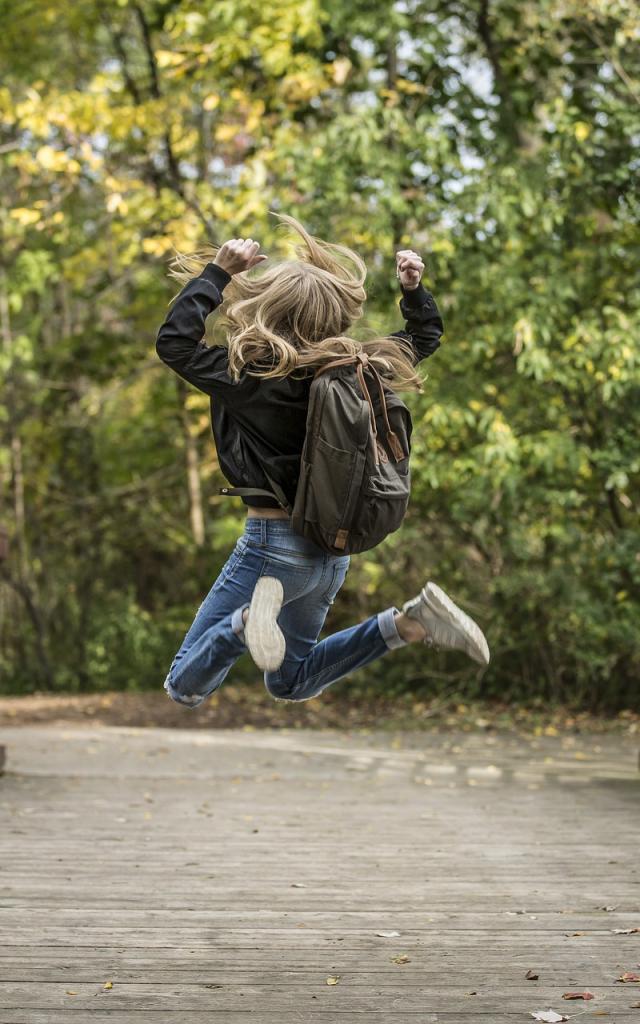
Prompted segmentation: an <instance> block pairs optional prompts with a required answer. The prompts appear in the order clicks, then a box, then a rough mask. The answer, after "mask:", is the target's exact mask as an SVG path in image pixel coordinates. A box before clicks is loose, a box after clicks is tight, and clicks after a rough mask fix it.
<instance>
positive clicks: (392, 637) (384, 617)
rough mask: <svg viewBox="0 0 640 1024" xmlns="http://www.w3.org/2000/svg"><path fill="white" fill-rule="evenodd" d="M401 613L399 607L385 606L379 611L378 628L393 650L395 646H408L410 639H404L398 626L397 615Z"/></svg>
mask: <svg viewBox="0 0 640 1024" xmlns="http://www.w3.org/2000/svg"><path fill="white" fill-rule="evenodd" d="M399 613H400V609H399V608H395V607H393V608H385V610H384V611H383V612H378V629H379V630H380V633H381V635H382V639H383V640H384V642H385V643H386V645H387V647H389V648H390V649H391V650H393V649H394V648H395V647H406V645H407V644H408V642H409V641H408V640H403V639H402V637H401V636H400V634H399V633H398V630H397V628H396V620H395V616H396V615H398V614H399Z"/></svg>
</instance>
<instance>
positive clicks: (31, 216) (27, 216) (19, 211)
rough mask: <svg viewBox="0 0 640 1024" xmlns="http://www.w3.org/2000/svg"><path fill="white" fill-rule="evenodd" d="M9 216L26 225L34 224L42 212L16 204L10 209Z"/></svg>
mask: <svg viewBox="0 0 640 1024" xmlns="http://www.w3.org/2000/svg"><path fill="white" fill-rule="evenodd" d="M9 216H10V217H12V218H13V219H14V220H17V221H18V223H19V224H23V225H24V226H25V227H26V226H27V225H28V224H35V223H36V221H39V220H40V217H41V216H42V214H41V213H40V211H39V210H28V209H27V207H26V206H18V207H16V209H15V210H12V211H11V213H10V215H9Z"/></svg>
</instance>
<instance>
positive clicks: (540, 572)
mask: <svg viewBox="0 0 640 1024" xmlns="http://www.w3.org/2000/svg"><path fill="white" fill-rule="evenodd" d="M0 11H2V13H3V14H4V15H5V16H4V17H3V19H2V23H3V32H2V36H1V37H0V61H1V63H2V67H3V75H2V83H1V84H0V160H1V166H0V187H1V189H2V199H3V203H2V209H1V210H0V237H1V242H2V244H1V246H0V341H1V347H0V375H1V379H2V393H3V403H2V409H1V412H0V416H1V419H0V442H1V444H0V478H1V479H2V484H3V488H2V493H3V498H2V501H3V505H2V509H1V510H0V520H1V521H2V522H4V524H5V526H6V527H8V531H9V555H8V558H6V559H4V560H2V561H0V610H1V612H2V624H1V626H0V640H1V651H0V672H1V679H0V689H1V690H2V691H3V692H20V691H28V690H33V689H36V688H40V689H42V688H48V689H58V690H62V689H70V690H89V689H103V688H104V689H117V688H145V687H160V686H161V685H162V681H163V679H164V675H165V674H166V670H167V667H168V664H169V662H170V659H171V657H172V656H173V653H174V651H175V649H176V648H177V646H178V644H179V643H180V641H181V639H182V636H183V635H184V632H185V631H186V629H187V627H188V625H189V624H190V621H191V618H192V615H193V613H194V611H195V609H196V607H197V604H198V603H199V601H200V600H201V599H202V596H203V595H204V593H205V592H206V590H207V589H208V587H209V586H210V585H211V583H212V581H213V579H214V578H215V576H216V574H217V572H218V570H219V568H220V566H221V564H222V563H223V561H224V559H225V557H226V555H227V553H228V549H229V546H230V545H231V544H232V543H233V541H234V539H235V537H236V536H237V535H238V534H239V532H240V531H241V529H242V521H243V510H242V508H241V507H240V505H239V504H237V503H236V502H232V501H231V500H230V499H224V498H221V497H219V496H218V495H217V489H218V487H219V485H220V484H221V483H222V482H223V481H222V477H221V474H220V471H219V468H218V464H217V461H216V455H215V450H214V447H213V443H212V440H211V436H210V430H209V420H208V400H207V398H206V396H204V395H200V394H199V393H198V392H197V391H195V390H194V389H192V388H189V387H188V386H186V385H183V384H182V383H181V382H180V381H178V380H177V379H176V378H174V376H173V375H172V374H171V373H170V372H169V371H168V370H167V369H166V368H165V367H164V366H163V365H162V364H161V363H160V361H159V360H158V359H157V357H156V355H155V351H154V341H155V333H156V330H157V327H158V326H159V324H160V322H161V321H162V319H163V318H164V315H165V311H166V308H167V302H168V301H169V298H170V297H171V295H173V294H174V292H175V288H174V287H173V286H172V284H171V283H170V282H169V281H168V279H167V276H166V264H167V260H168V259H169V257H170V256H171V254H172V252H173V249H174V247H175V248H178V249H182V250H184V249H188V248H191V247H196V246H198V245H199V244H200V243H201V242H203V241H204V240H210V241H213V242H216V243H221V242H222V241H224V240H225V238H228V237H230V236H233V235H242V236H252V237H254V238H257V239H259V240H260V241H261V244H262V251H264V252H267V253H270V254H273V255H274V256H277V257H281V256H286V255H287V253H288V252H289V249H288V240H287V238H286V236H285V235H283V233H282V231H281V230H280V229H278V230H276V220H275V218H273V217H269V216H268V211H269V210H273V211H284V212H290V213H292V214H294V215H295V216H297V217H298V218H299V219H301V220H302V221H303V222H304V223H305V224H306V226H307V227H308V228H309V229H310V230H311V231H313V232H314V233H315V234H318V235H320V236H323V237H327V238H331V239H335V240H337V241H342V242H345V243H346V244H348V245H351V246H352V247H354V248H356V249H357V250H358V251H359V252H360V253H361V255H362V256H363V257H364V258H365V260H366V261H367V264H368V267H369V278H368V291H369V303H368V310H367V318H366V322H365V323H362V324H360V325H358V326H357V327H356V328H354V333H355V334H356V336H357V333H358V331H359V330H366V329H367V328H371V329H374V330H378V331H380V330H382V331H392V330H398V329H399V328H401V327H402V326H403V324H402V320H401V317H400V314H399V310H398V306H397V301H398V297H399V294H398V290H397V282H396V279H395V273H394V267H395V258H394V251H395V250H396V249H397V248H405V247H411V248H414V249H416V250H417V251H419V252H420V253H422V254H423V255H424V257H425V258H426V262H427V276H426V278H425V283H426V285H427V287H430V288H431V289H432V290H433V292H434V294H435V295H436V298H437V300H438V302H439V304H440V306H441V308H442V310H443V313H444V317H445V326H446V331H447V333H446V340H445V343H444V344H443V346H442V348H441V349H440V351H439V352H438V353H437V354H436V355H435V357H434V358H433V359H431V360H430V361H429V362H428V363H425V364H423V366H424V369H425V370H426V371H427V372H428V380H427V386H426V391H425V394H424V395H423V396H419V397H415V396H413V397H411V399H410V402H411V407H412V410H413V412H414V417H415V432H414V440H415V447H414V458H413V479H414V493H413V499H412V505H411V509H410V512H409V515H408V517H407V520H406V523H405V526H404V528H403V530H402V531H401V532H400V533H398V534H396V535H394V536H393V537H390V538H388V540H387V541H386V542H385V543H384V544H383V545H382V546H381V547H380V548H379V549H378V550H377V551H376V552H370V553H367V554H365V555H361V556H356V557H354V559H353V562H352V570H351V573H350V576H349V578H348V582H347V584H346V586H345V589H344V591H343V595H342V602H341V603H340V602H338V603H336V605H335V606H334V609H333V610H332V617H331V618H330V620H329V621H328V623H327V626H328V628H333V629H335V628H340V627H342V626H343V625H346V624H347V623H349V622H351V621H353V620H354V618H355V617H364V616H365V615H368V614H371V613H372V612H373V611H375V610H377V609H378V608H380V607H384V606H386V605H388V604H390V603H396V604H397V603H399V602H400V601H401V600H403V599H404V598H405V597H406V596H410V595H411V594H412V593H413V592H414V591H415V590H416V588H417V587H419V586H420V585H422V583H423V582H424V581H425V579H426V578H428V577H430V578H434V579H436V580H438V581H440V582H442V583H443V584H444V585H445V586H446V587H447V589H448V590H449V591H450V592H451V593H452V594H453V595H454V596H455V597H456V598H457V599H459V600H460V601H461V602H462V603H463V604H465V606H468V607H469V608H470V610H471V611H472V613H475V614H476V615H477V616H478V618H479V619H480V621H481V622H482V624H483V625H484V626H485V627H486V632H487V634H488V636H489V640H490V643H491V647H492V652H493V664H492V666H491V668H490V671H489V672H488V674H487V675H486V676H485V677H484V679H483V680H482V683H480V681H479V678H478V676H477V675H476V674H474V671H473V669H469V668H468V667H467V665H466V664H465V665H461V663H460V662H459V661H458V660H456V659H455V658H445V657H443V656H440V657H435V656H432V655H429V656H428V657H425V651H424V648H421V649H414V648H411V649H407V650H405V651H402V652H398V653H397V654H396V655H394V657H393V659H383V661H381V662H379V663H377V664H376V665H375V666H372V667H371V670H370V671H369V672H368V673H362V674H361V676H359V677H354V680H353V681H349V682H348V683H346V684H345V685H349V686H352V687H355V686H359V687H365V688H366V687H367V686H373V687H379V686H382V685H384V686H386V687H388V688H398V689H399V688H402V687H410V688H413V689H416V690H424V692H432V691H434V690H438V689H439V688H442V687H449V688H450V687H451V686H454V687H455V688H456V689H457V691H458V692H460V693H466V694H468V695H470V696H473V695H477V694H478V693H480V692H481V693H483V694H486V695H487V696H491V695H496V696H497V695H499V696H501V697H504V696H507V697H509V698H511V699H513V700H522V701H525V700H529V699H530V698H531V697H534V696H538V697H542V698H544V699H548V700H565V701H568V702H571V703H575V704H580V705H582V706H584V707H589V708H592V709H593V708H595V709H609V708H610V709H614V708H620V707H624V706H631V705H633V704H634V703H637V700H638V696H639V691H640V686H639V682H638V680H639V676H640V671H639V670H640V642H639V639H638V622H639V618H640V616H639V610H640V598H639V583H640V554H639V547H638V478H639V475H640V450H639V448H638V429H639V427H640V387H639V383H640V375H639V369H638V363H639V360H640V345H639V341H638V325H639V319H640V317H639V307H640V288H639V287H638V286H639V283H640V282H639V281H638V251H639V249H638V243H639V241H640V238H639V234H640V233H639V229H638V213H639V209H638V207H639V193H638V187H637V182H638V142H639V140H640V47H639V45H638V44H639V43H640V10H639V9H638V7H637V5H636V4H635V3H633V2H632V0H537V2H528V0H524V2H521V0H452V2H449V0H447V2H446V3H445V2H436V0H413V2H404V3H390V2H384V0H350V2H349V3H346V2H343V0H326V2H324V3H321V2H316V0H302V2H300V0H297V2H295V3H294V2H293V0H277V2H276V0H265V2H263V3H262V4H259V5H256V4H253V3H250V2H248V0H219V2H216V3H215V4H213V3H209V4H207V3H202V0H200V2H198V3H195V2H191V0H139V2H132V0H111V2H109V3H101V2H98V0H77V2H74V3H73V4H69V3H62V2H60V0H42V2H41V3H38V4H33V3H30V2H28V0H18V2H14V3H11V4H9V3H8V2H7V0H3V2H2V0H0ZM237 672H238V673H239V674H240V675H242V674H244V676H245V678H246V679H247V680H251V682H252V683H253V684H254V685H255V683H256V675H257V674H256V671H255V669H254V668H253V666H252V665H251V664H250V663H249V661H248V659H243V661H242V662H240V663H239V666H238V669H237Z"/></svg>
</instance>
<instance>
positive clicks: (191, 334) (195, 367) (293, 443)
mask: <svg viewBox="0 0 640 1024" xmlns="http://www.w3.org/2000/svg"><path fill="white" fill-rule="evenodd" d="M230 280H231V277H230V275H229V274H227V272H226V271H225V270H223V269H222V268H221V267H218V266H216V265H215V264H214V263H209V264H207V266H206V267H205V268H204V270H203V271H202V273H201V274H200V275H199V276H198V277H195V278H193V279H192V280H191V281H189V283H188V284H187V285H185V287H184V288H183V289H182V291H181V292H180V294H179V295H178V297H177V298H176V299H175V301H174V303H173V305H172V306H171V309H170V311H169V313H168V315H167V317H166V319H165V321H164V323H163V324H162V326H161V327H160V329H159V331H158V338H157V341H156V352H157V353H158V355H159V357H160V359H162V361H163V362H164V363H166V364H167V366H170V367H171V369H172V370H175V372H176V373H177V374H179V375H180V376H181V377H183V378H184V380H187V381H189V383H190V384H194V385H195V386H196V387H197V388H199V389H200V391H204V392H205V394H207V395H210V396H211V425H212V429H213V436H214V439H215V443H216V448H217V451H218V461H219V463H220V468H221V470H222V472H223V473H224V475H225V477H226V478H227V480H228V481H229V483H231V484H232V486H234V487H264V488H267V489H270V484H269V482H268V480H267V478H266V476H265V474H264V472H263V470H262V467H263V466H266V468H267V471H268V473H269V475H270V476H271V477H272V478H273V479H274V480H275V481H276V483H279V484H280V486H281V487H282V489H283V490H284V492H285V494H286V495H287V498H288V499H289V501H290V502H291V503H293V500H294V497H295V492H296V486H297V483H298V475H299V471H300V456H301V453H302V446H303V443H304V436H305V430H306V418H307V405H308V399H309V387H310V384H311V379H312V374H311V373H309V374H308V376H307V377H306V378H305V379H301V380H300V379H298V380H296V379H293V378H291V377H284V378H279V379H269V380H264V379H260V378H258V377H249V376H247V375H244V374H242V375H241V377H240V380H239V381H238V382H237V383H235V382H234V381H233V380H232V379H231V376H230V374H229V368H228V361H227V350H226V348H225V347H224V346H222V345H216V346H211V347H209V346H207V345H205V344H204V343H203V341H202V339H203V337H204V333H205V320H206V318H207V316H208V315H209V314H210V313H211V312H212V311H213V310H214V309H216V307H217V306H219V305H221V303H222V301H223V298H222V292H223V289H224V287H225V285H226V284H228V283H229V281H230ZM401 290H402V297H401V299H400V311H401V313H402V315H403V317H404V319H405V321H406V330H404V331H396V332H395V333H394V334H392V335H390V336H391V337H398V338H405V339H407V340H409V341H410V342H411V344H412V346H413V349H414V352H415V359H416V363H417V362H419V361H420V360H421V359H425V358H426V357H427V356H430V355H431V354H432V353H433V352H435V350H436V349H437V348H438V346H439V344H440V337H441V335H442V333H443V325H442V320H441V318H440V313H439V311H438V307H437V306H436V303H435V301H434V298H433V296H432V295H431V293H430V292H428V291H427V290H426V288H425V287H424V285H422V284H419V285H418V287H417V288H415V289H414V290H413V291H408V290H406V289H404V288H402V289H401ZM242 501H244V503H245V504H246V505H253V506H255V507H257V508H278V503H277V501H276V500H275V499H273V500H272V499H270V498H266V497H258V496H256V497H251V498H249V497H243V498H242Z"/></svg>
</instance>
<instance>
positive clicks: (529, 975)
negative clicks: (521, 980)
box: [525, 968, 540, 981]
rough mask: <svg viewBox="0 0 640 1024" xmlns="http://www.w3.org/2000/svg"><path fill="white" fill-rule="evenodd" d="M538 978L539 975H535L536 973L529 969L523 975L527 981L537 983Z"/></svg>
mask: <svg viewBox="0 0 640 1024" xmlns="http://www.w3.org/2000/svg"><path fill="white" fill-rule="evenodd" d="M539 977H540V975H539V974H537V973H536V971H532V970H531V968H529V970H528V971H527V973H526V974H525V978H526V979H527V981H537V980H538V978H539Z"/></svg>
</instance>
